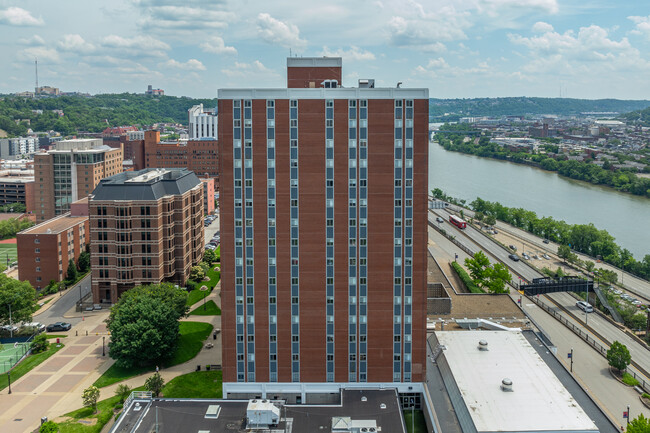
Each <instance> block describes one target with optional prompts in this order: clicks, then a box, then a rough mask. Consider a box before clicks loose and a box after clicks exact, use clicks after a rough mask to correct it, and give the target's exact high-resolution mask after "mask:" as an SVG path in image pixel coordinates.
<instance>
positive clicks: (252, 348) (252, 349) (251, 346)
mask: <svg viewBox="0 0 650 433" xmlns="http://www.w3.org/2000/svg"><path fill="white" fill-rule="evenodd" d="M246 346H247V348H246V349H247V350H248V353H254V352H255V343H248V344H247V345H246Z"/></svg>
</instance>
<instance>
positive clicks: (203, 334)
mask: <svg viewBox="0 0 650 433" xmlns="http://www.w3.org/2000/svg"><path fill="white" fill-rule="evenodd" d="M179 331H180V334H181V335H180V336H179V338H178V347H177V348H176V352H174V354H173V355H172V357H171V358H170V359H169V360H167V361H166V362H164V363H163V364H162V367H172V366H174V365H178V364H182V363H184V362H187V361H189V360H190V359H192V358H194V357H195V356H196V355H197V354H198V353H199V351H200V350H201V347H203V342H204V341H205V339H206V338H208V336H210V333H211V332H212V325H211V324H209V323H202V322H180V324H179ZM155 369H156V367H155V366H145V367H132V368H123V367H118V366H117V365H115V364H113V365H111V366H110V367H109V368H108V370H106V371H105V372H104V374H102V375H101V376H100V377H99V378H98V379H97V380H96V381H95V383H93V385H95V386H96V387H98V388H103V387H105V386H108V385H112V384H114V383H116V382H121V381H123V380H126V379H129V378H131V377H135V376H139V375H141V374H144V373H147V372H152V371H154V370H155Z"/></svg>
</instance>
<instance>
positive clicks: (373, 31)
mask: <svg viewBox="0 0 650 433" xmlns="http://www.w3.org/2000/svg"><path fill="white" fill-rule="evenodd" d="M290 50H291V52H292V53H293V54H294V55H302V56H322V55H338V56H342V57H343V75H344V77H343V84H344V85H348V86H352V85H355V84H356V80H357V79H358V78H375V79H376V80H377V83H378V85H382V86H394V85H395V84H396V83H397V82H398V81H402V82H403V83H404V86H405V87H428V88H429V89H430V95H431V97H439V98H472V97H497V96H544V97H558V96H560V95H562V96H566V97H573V98H590V99H596V98H619V99H650V80H648V79H647V77H648V76H649V74H650V3H648V2H645V1H638V0H635V1H630V0H618V1H615V0H593V1H588V2H587V1H584V0H426V1H425V0H417V1H416V0H391V1H388V0H355V1H350V0H347V1H346V0H329V1H327V2H322V1H312V0H302V1H291V2H289V1H268V0H200V1H199V0H185V1H178V0H177V1H173V0H111V1H110V2H105V1H99V0H58V1H51V0H22V1H13V0H0V56H1V58H2V59H3V61H2V62H0V93H11V92H17V91H23V90H29V89H33V87H34V58H35V57H38V61H39V84H41V85H51V86H55V87H59V88H60V89H61V90H62V91H82V92H90V93H113V92H123V91H128V92H143V91H144V89H145V88H146V86H147V85H148V84H152V85H153V86H154V87H159V88H162V89H164V90H165V92H166V93H167V94H169V95H177V96H182V95H185V96H192V97H206V98H212V97H215V96H216V90H217V89H218V88H222V87H281V86H284V85H285V83H286V74H285V63H286V60H285V59H286V57H287V56H288V55H289V51H290Z"/></svg>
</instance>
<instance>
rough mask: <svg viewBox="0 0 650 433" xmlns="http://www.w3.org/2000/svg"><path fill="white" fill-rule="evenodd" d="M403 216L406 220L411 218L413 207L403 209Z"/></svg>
mask: <svg viewBox="0 0 650 433" xmlns="http://www.w3.org/2000/svg"><path fill="white" fill-rule="evenodd" d="M405 211H406V212H405V214H406V215H405V216H406V218H413V207H412V206H407V207H406V209H405Z"/></svg>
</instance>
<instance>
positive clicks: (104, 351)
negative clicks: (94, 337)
mask: <svg viewBox="0 0 650 433" xmlns="http://www.w3.org/2000/svg"><path fill="white" fill-rule="evenodd" d="M105 338H106V336H104V335H102V356H106V350H105V349H104V339H105Z"/></svg>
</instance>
